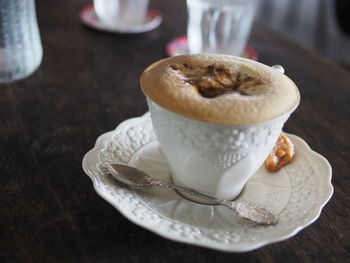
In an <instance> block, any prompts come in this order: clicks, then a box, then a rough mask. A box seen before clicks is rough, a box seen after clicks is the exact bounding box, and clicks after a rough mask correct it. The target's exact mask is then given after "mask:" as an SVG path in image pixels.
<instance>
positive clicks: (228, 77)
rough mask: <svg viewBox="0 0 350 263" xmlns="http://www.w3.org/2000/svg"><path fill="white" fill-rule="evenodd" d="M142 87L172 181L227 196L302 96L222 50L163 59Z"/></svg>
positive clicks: (273, 73) (274, 74)
mask: <svg viewBox="0 0 350 263" xmlns="http://www.w3.org/2000/svg"><path fill="white" fill-rule="evenodd" d="M141 87H142V90H143V92H144V93H145V95H146V97H147V102H148V106H149V109H150V112H151V118H152V123H153V128H154V131H155V133H156V136H157V139H158V142H159V147H160V150H161V152H162V153H163V155H164V157H165V158H166V160H167V161H168V164H169V167H170V170H171V176H172V177H171V178H172V180H173V182H174V183H175V184H177V185H180V186H186V187H189V188H192V189H195V190H197V191H200V192H204V193H207V194H209V195H212V196H215V197H218V198H222V199H233V198H235V197H236V196H238V195H239V193H240V192H241V190H242V189H243V187H244V185H245V183H246V182H247V181H248V180H249V178H250V177H251V176H252V175H253V174H254V173H255V172H256V171H257V169H259V167H260V166H261V165H262V164H263V162H264V161H265V159H266V157H267V156H268V155H269V153H270V152H271V150H272V148H273V146H274V144H275V142H276V141H277V138H278V136H279V135H280V134H281V131H282V127H283V124H284V123H285V121H286V120H287V119H288V118H289V115H290V114H291V113H292V112H293V110H294V109H295V108H296V107H297V105H298V103H299V99H300V97H299V92H298V89H297V88H296V86H295V84H294V83H293V82H292V81H291V80H290V79H289V78H288V77H286V76H285V75H284V74H282V73H280V72H279V71H277V70H276V69H274V68H270V67H268V66H266V65H263V64H261V63H258V62H254V61H251V60H247V59H243V58H238V57H233V56H227V55H218V54H198V55H187V56H178V57H171V58H167V59H164V60H161V61H158V62H156V63H154V64H153V65H151V66H149V67H148V68H147V69H146V70H145V71H144V72H143V74H142V76H141ZM187 197H188V198H189V199H193V196H187ZM197 201H198V200H197Z"/></svg>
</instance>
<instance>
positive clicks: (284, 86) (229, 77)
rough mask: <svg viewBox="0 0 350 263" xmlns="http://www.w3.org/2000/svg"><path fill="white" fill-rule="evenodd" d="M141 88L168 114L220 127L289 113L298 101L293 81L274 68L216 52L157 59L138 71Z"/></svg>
mask: <svg viewBox="0 0 350 263" xmlns="http://www.w3.org/2000/svg"><path fill="white" fill-rule="evenodd" d="M141 87H142V90H143V91H144V93H145V94H146V96H147V97H148V98H150V99H151V100H153V101H154V102H155V103H157V104H158V105H159V106H161V107H163V108H165V109H167V110H169V111H171V112H173V113H176V114H180V115H182V116H184V117H188V118H190V119H194V120H198V121H203V122H209V123H215V124H224V125H246V124H252V123H257V122H264V121H268V120H271V119H274V118H276V117H278V116H280V115H283V114H285V113H287V112H289V111H291V110H292V109H293V108H295V107H296V106H297V105H298V103H299V100H300V95H299V91H298V89H297V87H296V86H295V84H294V83H293V81H291V80H290V79H289V78H288V77H287V76H285V75H284V74H282V73H280V72H278V71H277V70H275V69H273V68H271V67H268V66H266V65H264V64H261V63H259V62H255V61H252V60H248V59H244V58H240V57H234V56H228V55H219V54H198V55H185V56H177V57H170V58H167V59H163V60H161V61H158V62H156V63H154V64H153V65H151V66H150V67H148V68H147V69H146V70H145V71H144V73H143V74H142V76H141Z"/></svg>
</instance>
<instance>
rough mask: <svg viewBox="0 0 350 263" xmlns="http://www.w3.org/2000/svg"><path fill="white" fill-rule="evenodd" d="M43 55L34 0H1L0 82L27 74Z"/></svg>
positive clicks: (33, 68)
mask: <svg viewBox="0 0 350 263" xmlns="http://www.w3.org/2000/svg"><path fill="white" fill-rule="evenodd" d="M42 55H43V50H42V45H41V40H40V35H39V29H38V24H37V19H36V12H35V4H34V0H0V83H3V82H11V81H15V80H18V79H22V78H25V77H27V76H29V75H30V74H31V73H33V72H34V71H35V70H36V69H37V68H38V67H39V65H40V63H41V60H42Z"/></svg>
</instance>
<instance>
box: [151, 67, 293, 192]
mask: <svg viewBox="0 0 350 263" xmlns="http://www.w3.org/2000/svg"><path fill="white" fill-rule="evenodd" d="M274 68H276V69H277V70H279V68H277V67H274ZM147 102H148V106H149V110H150V112H151V118H152V123H153V127H154V130H155V133H156V136H157V139H158V141H159V146H160V150H161V152H162V153H163V155H164V157H165V158H166V160H167V161H168V163H169V166H170V170H171V175H172V181H173V183H175V184H177V185H180V186H185V187H189V188H192V189H195V190H197V191H200V192H203V193H207V194H209V195H212V196H215V197H218V198H222V199H234V198H236V197H237V196H238V195H239V193H240V192H241V191H242V189H243V187H244V185H245V184H246V182H247V181H248V180H249V178H250V177H251V176H252V175H253V174H254V173H255V172H256V171H257V170H258V169H259V168H260V166H261V165H262V164H263V163H264V161H265V159H266V158H267V156H268V154H269V153H270V152H271V150H272V148H273V146H274V144H275V142H276V141H277V139H278V136H279V135H280V134H281V131H282V127H283V125H284V123H285V122H286V121H287V119H288V118H289V116H290V114H291V113H292V112H293V111H294V110H295V108H294V109H293V110H291V111H290V112H288V113H286V114H284V115H281V116H279V117H277V118H275V119H273V120H270V121H267V122H262V123H255V124H250V125H243V126H235V125H218V124H212V123H206V122H201V121H197V120H193V119H189V118H187V117H184V116H181V115H178V114H175V113H172V112H170V111H168V110H166V109H164V108H162V107H161V106H159V105H158V104H156V103H155V102H154V101H152V100H151V99H150V98H148V97H147ZM296 107H297V105H296ZM187 197H189V198H191V197H190V196H187ZM191 199H193V198H191Z"/></svg>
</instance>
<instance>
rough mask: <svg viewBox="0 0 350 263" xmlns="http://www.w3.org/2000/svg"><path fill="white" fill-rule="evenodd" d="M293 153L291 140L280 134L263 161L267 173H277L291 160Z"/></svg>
mask: <svg viewBox="0 0 350 263" xmlns="http://www.w3.org/2000/svg"><path fill="white" fill-rule="evenodd" d="M294 153H295V151H294V145H293V143H292V142H291V140H289V139H288V137H287V136H285V135H284V134H281V135H280V136H279V137H278V140H277V142H276V144H275V146H274V147H273V149H272V152H271V153H270V154H269V156H268V157H267V158H266V160H265V169H266V170H267V171H269V172H276V171H278V170H279V169H280V168H281V167H283V166H285V165H286V164H288V163H290V162H291V161H292V160H293V157H294Z"/></svg>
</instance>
